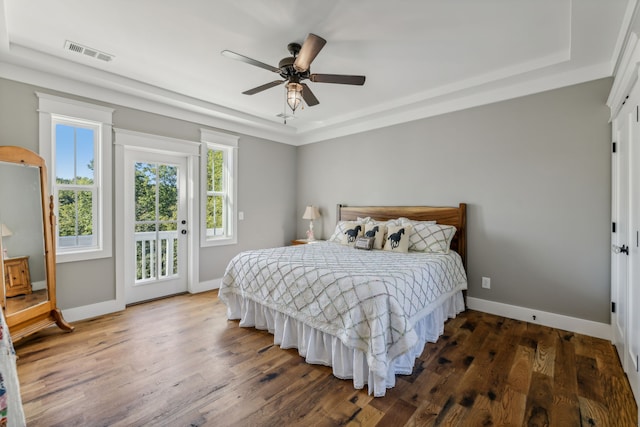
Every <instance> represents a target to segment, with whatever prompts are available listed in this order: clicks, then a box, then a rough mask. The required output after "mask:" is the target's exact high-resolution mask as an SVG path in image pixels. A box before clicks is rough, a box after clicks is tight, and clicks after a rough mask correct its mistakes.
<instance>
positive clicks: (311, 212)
mask: <svg viewBox="0 0 640 427" xmlns="http://www.w3.org/2000/svg"><path fill="white" fill-rule="evenodd" d="M318 218H320V211H319V210H318V208H317V207H315V206H307V208H306V209H305V210H304V215H302V219H318Z"/></svg>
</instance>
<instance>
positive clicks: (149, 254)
mask: <svg viewBox="0 0 640 427" xmlns="http://www.w3.org/2000/svg"><path fill="white" fill-rule="evenodd" d="M135 238H136V282H142V281H148V280H157V279H164V278H168V277H171V276H175V275H177V274H178V256H177V252H176V251H177V248H178V246H177V245H178V232H177V231H159V232H158V233H157V235H156V232H154V231H146V232H139V233H135Z"/></svg>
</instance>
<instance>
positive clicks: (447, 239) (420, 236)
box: [409, 224, 456, 254]
mask: <svg viewBox="0 0 640 427" xmlns="http://www.w3.org/2000/svg"><path fill="white" fill-rule="evenodd" d="M455 234H456V228H455V227H454V226H453V225H444V224H419V225H415V226H414V227H413V234H411V236H410V238H409V250H410V251H416V252H429V253H436V254H448V253H449V246H450V245H451V240H452V239H453V236H454V235H455Z"/></svg>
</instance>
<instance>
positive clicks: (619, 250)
mask: <svg viewBox="0 0 640 427" xmlns="http://www.w3.org/2000/svg"><path fill="white" fill-rule="evenodd" d="M611 247H612V248H613V253H616V254H619V253H623V254H627V255H629V246H627V245H622V246H618V245H611Z"/></svg>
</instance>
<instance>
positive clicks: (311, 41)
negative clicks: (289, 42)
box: [293, 33, 327, 72]
mask: <svg viewBox="0 0 640 427" xmlns="http://www.w3.org/2000/svg"><path fill="white" fill-rule="evenodd" d="M326 43H327V41H326V40H325V39H323V38H322V37H320V36H316V35H315V34H312V33H309V35H308V36H307V38H306V39H305V41H304V43H302V48H301V49H300V53H298V56H297V57H296V61H295V62H294V63H293V68H295V69H296V71H298V72H305V71H307V70H308V69H309V67H310V66H311V63H312V62H313V60H314V59H315V57H316V56H317V55H318V53H319V52H320V50H322V48H323V47H324V45H325V44H326Z"/></svg>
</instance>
